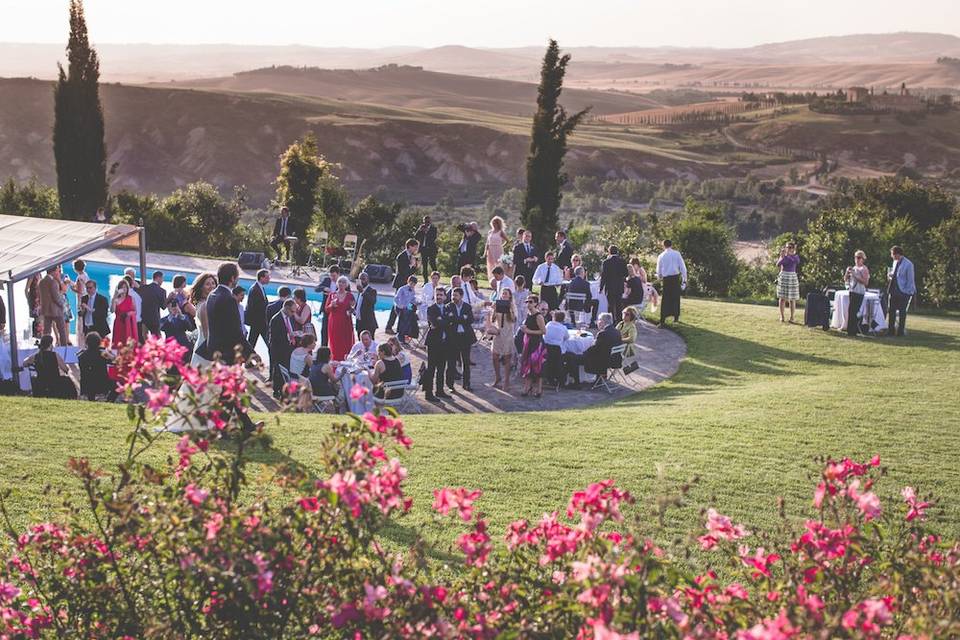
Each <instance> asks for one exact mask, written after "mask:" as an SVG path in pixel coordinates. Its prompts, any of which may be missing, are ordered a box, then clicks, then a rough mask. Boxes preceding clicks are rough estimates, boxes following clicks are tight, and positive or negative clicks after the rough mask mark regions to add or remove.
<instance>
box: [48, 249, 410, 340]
mask: <svg viewBox="0 0 960 640" xmlns="http://www.w3.org/2000/svg"><path fill="white" fill-rule="evenodd" d="M128 266H133V265H122V264H111V263H108V262H87V266H86V273H87V276H88V277H89V278H91V279H92V280H94V281H96V283H97V292H98V293H101V294H103V295H104V296H106V297H107V299H108V300H109V299H110V296H111V295H112V294H113V290H114V289H115V288H116V286H117V282H118V281H119V280H120V278H122V277H123V270H124V269H126V268H127V267H128ZM134 269H136V270H137V272H139V271H140V269H139V268H138V267H136V266H134ZM157 270H158V269H149V268H148V269H147V275H148V276H149V274H151V273H153V272H154V271H157ZM160 271H163V274H164V281H163V288H164V289H166V290H167V292H168V293H169V292H170V291H173V277H174V276H176V275H183V276H186V278H187V283H188V285H189V284H192V283H193V279H194V278H196V277H197V276H198V275H200V273H199V272H198V271H169V270H166V269H160ZM63 272H64V273H65V274H67V275H69V276H70V279H71V280H75V279H76V277H77V273H76V271H74V269H73V265H72V264H68V265H64V268H63ZM138 275H139V274H138ZM253 283H254V280H253V279H250V278H241V279H240V286H241V287H243V288H244V289H246V290H248V291H249V290H250V287H252V286H253ZM280 287H290V289H291V290H293V289H295V288H296V286H295V285H288V284H276V283H273V282H271V283H270V284H268V285H267V286H266V287H264V290H265V291H266V294H267V300H276V298H277V291H278V290H279V289H280ZM304 289H305V290H306V292H307V303H308V304H309V305H310V308H311V309H312V310H313V317H314V319H317V318H318V316H319V313H320V299H321V296H322V294H320V293H317V292H316V291H314V290H313V286H308V287H304ZM69 298H70V306H71V308H73V310H74V312H76V309H77V300H76V295H75V294H73V293H72V292H71V293H70V294H69ZM392 307H393V296H392V295H388V294H384V293H383V292H381V293H380V295H379V296H378V297H377V305H376V307H375V309H376V311H377V322H378V323H379V324H380V326H384V324H386V320H387V314H388V313H389V312H390V309H391V308H392ZM163 315H166V312H164V313H163ZM318 322H319V320H318ZM70 330H71V331H76V326H75V323H74V325H72V326H71V327H70Z"/></svg>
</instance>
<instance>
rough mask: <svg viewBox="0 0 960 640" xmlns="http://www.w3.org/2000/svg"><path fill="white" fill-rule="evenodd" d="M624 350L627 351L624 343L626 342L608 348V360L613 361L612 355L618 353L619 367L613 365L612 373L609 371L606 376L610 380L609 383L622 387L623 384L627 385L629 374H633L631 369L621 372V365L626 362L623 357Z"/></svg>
mask: <svg viewBox="0 0 960 640" xmlns="http://www.w3.org/2000/svg"><path fill="white" fill-rule="evenodd" d="M626 351H627V344H626V343H624V344H619V345H617V346H615V347H614V348H613V349H611V350H610V361H611V362H612V361H614V359H615V358H614V356H616V355H619V356H620V366H619V367H614V369H613V373H611V374H610V375H609V376H607V378H608V380H609V381H610V383H611V384H619V385H620V386H624V387H625V386H627V383H628V382H629V378H630V376H631V375H632V374H633V372H632V371H631V372H630V373H624V372H623V366H624V365H625V364H627V363H626V358H625V357H624V354H625V353H626ZM617 379H619V380H620V382H617Z"/></svg>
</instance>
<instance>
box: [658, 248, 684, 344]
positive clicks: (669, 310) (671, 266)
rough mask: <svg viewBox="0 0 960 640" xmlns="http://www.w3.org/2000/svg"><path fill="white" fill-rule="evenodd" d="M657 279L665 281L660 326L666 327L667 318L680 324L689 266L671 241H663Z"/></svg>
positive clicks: (661, 301)
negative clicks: (682, 296)
mask: <svg viewBox="0 0 960 640" xmlns="http://www.w3.org/2000/svg"><path fill="white" fill-rule="evenodd" d="M657 277H658V278H660V280H662V281H663V295H662V296H661V300H660V322H659V325H658V326H661V327H662V326H663V325H664V322H665V321H666V319H667V316H673V321H674V322H680V292H681V291H683V290H684V289H686V288H687V265H686V264H685V263H684V262H683V256H681V255H680V252H679V251H677V250H676V249H674V248H673V243H672V242H670V240H664V241H663V252H662V253H661V254H660V255H659V256H657Z"/></svg>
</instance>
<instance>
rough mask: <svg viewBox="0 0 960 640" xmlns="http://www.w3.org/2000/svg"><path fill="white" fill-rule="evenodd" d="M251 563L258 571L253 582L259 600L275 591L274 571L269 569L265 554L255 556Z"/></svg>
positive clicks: (258, 553)
mask: <svg viewBox="0 0 960 640" xmlns="http://www.w3.org/2000/svg"><path fill="white" fill-rule="evenodd" d="M250 561H251V562H252V563H253V566H254V567H256V570H257V572H256V573H255V574H254V576H253V580H254V583H255V584H256V587H257V598H258V599H259V598H262V597H263V596H265V595H266V594H267V593H269V592H270V591H272V590H273V571H270V570H268V569H267V567H269V566H270V563H269V562H267V560H266V559H265V558H264V557H263V554H262V553H261V552H259V551H258V552H257V553H256V554H254V556H253V558H251V559H250Z"/></svg>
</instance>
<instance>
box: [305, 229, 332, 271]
mask: <svg viewBox="0 0 960 640" xmlns="http://www.w3.org/2000/svg"><path fill="white" fill-rule="evenodd" d="M329 240H330V234H329V233H327V232H326V231H318V232H317V235H316V237H315V238H314V239H313V242H311V243H310V244H309V245H308V247H309V249H310V258H309V259H308V260H307V269H316V270H318V271H319V270H320V269H325V268H326V266H327V245H328V244H329ZM318 252H319V254H320V255H319V256H318V255H317V253H318Z"/></svg>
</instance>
